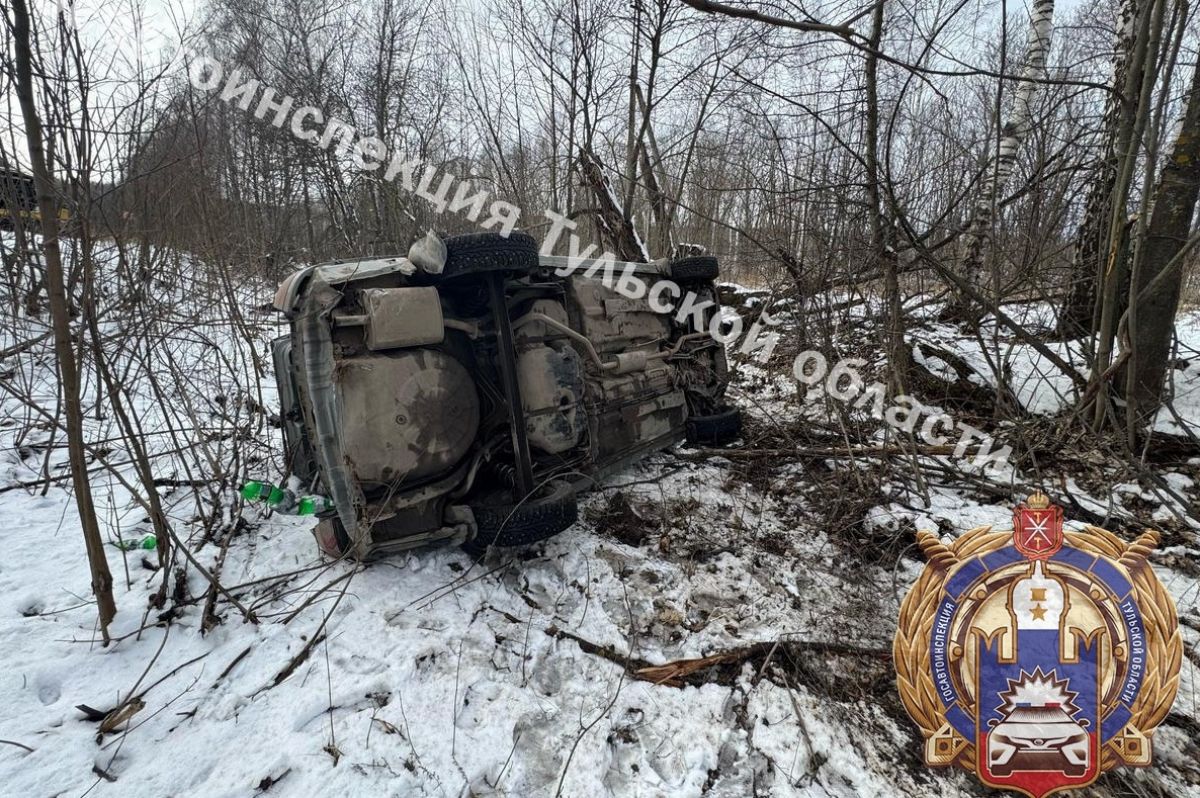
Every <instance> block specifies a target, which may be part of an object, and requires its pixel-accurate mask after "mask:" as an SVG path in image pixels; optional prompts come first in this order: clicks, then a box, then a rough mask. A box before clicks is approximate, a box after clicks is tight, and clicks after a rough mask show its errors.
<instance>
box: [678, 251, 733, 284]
mask: <svg viewBox="0 0 1200 798" xmlns="http://www.w3.org/2000/svg"><path fill="white" fill-rule="evenodd" d="M720 273H721V267H720V266H719V265H718V264H717V259H716V258H714V257H713V256H712V255H696V256H694V257H690V258H680V259H679V260H677V261H675V262H673V263H672V264H671V279H672V280H674V281H675V282H678V283H690V282H698V281H703V280H715V279H717V276H718V275H720Z"/></svg>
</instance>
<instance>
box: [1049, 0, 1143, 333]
mask: <svg viewBox="0 0 1200 798" xmlns="http://www.w3.org/2000/svg"><path fill="white" fill-rule="evenodd" d="M1140 2H1141V0H1123V2H1122V3H1121V13H1120V22H1119V25H1120V29H1119V30H1118V32H1117V42H1116V50H1115V52H1114V54H1113V78H1112V88H1113V91H1112V92H1110V93H1109V95H1108V97H1107V98H1106V99H1105V103H1104V122H1103V127H1102V130H1103V135H1104V142H1103V148H1104V154H1103V156H1102V158H1101V161H1100V163H1099V164H1097V166H1096V171H1095V172H1094V174H1093V175H1092V177H1091V179H1090V180H1089V181H1088V194H1087V200H1086V202H1085V205H1084V212H1083V221H1082V222H1081V223H1080V225H1079V230H1078V232H1077V234H1076V236H1075V251H1074V253H1073V255H1072V258H1071V286H1070V292H1069V294H1068V296H1067V299H1066V301H1065V303H1064V304H1063V307H1062V310H1061V312H1060V313H1059V315H1058V334H1059V335H1060V336H1061V337H1063V338H1075V337H1079V336H1081V335H1085V334H1087V333H1088V332H1094V330H1092V327H1093V324H1092V319H1093V315H1094V311H1095V306H1096V287H1097V285H1098V283H1099V281H1100V262H1101V258H1100V256H1101V253H1103V252H1107V251H1108V242H1109V240H1110V232H1111V231H1110V230H1109V221H1110V220H1111V218H1112V202H1113V190H1114V189H1115V188H1116V185H1117V171H1118V166H1119V164H1120V158H1119V156H1118V151H1117V142H1118V141H1119V140H1120V139H1121V138H1122V136H1121V130H1122V128H1123V127H1125V126H1127V125H1129V124H1131V123H1132V120H1133V118H1134V109H1136V108H1137V106H1138V97H1137V96H1133V97H1127V96H1124V89H1125V87H1126V85H1132V86H1134V87H1140V86H1141V79H1140V75H1135V76H1134V80H1133V81H1131V82H1129V83H1128V84H1127V81H1126V73H1127V72H1128V70H1129V68H1130V63H1131V61H1132V60H1133V51H1134V44H1135V42H1136V41H1137V39H1138V30H1139V26H1138V24H1137V22H1138V18H1139V4H1140ZM1134 67H1135V69H1138V70H1140V68H1141V65H1140V64H1134ZM1125 109H1128V111H1127V112H1125V113H1122V112H1123V111H1125Z"/></svg>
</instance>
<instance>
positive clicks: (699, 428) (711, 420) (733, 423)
mask: <svg viewBox="0 0 1200 798" xmlns="http://www.w3.org/2000/svg"><path fill="white" fill-rule="evenodd" d="M741 434H742V411H741V410H738V409H737V408H736V407H727V408H725V409H724V410H721V411H720V412H717V413H713V414H712V415H710V416H691V417H690V418H688V420H687V441H688V443H691V444H694V445H697V446H724V445H725V444H727V443H732V442H733V441H734V440H736V439H737V437H738V436H739V435H741Z"/></svg>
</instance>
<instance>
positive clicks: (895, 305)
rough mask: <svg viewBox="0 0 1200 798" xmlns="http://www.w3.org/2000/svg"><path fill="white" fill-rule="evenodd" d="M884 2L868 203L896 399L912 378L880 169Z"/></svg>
mask: <svg viewBox="0 0 1200 798" xmlns="http://www.w3.org/2000/svg"><path fill="white" fill-rule="evenodd" d="M883 11H884V0H876V3H875V8H874V9H873V10H872V12H871V35H870V39H868V41H867V44H868V45H869V47H870V49H869V50H868V52H867V61H866V75H865V83H866V95H867V119H866V123H867V127H866V145H867V146H866V167H867V202H868V204H869V205H870V206H871V210H870V213H871V257H872V259H873V260H874V261H875V265H876V267H877V268H878V269H880V270H881V271H882V272H883V286H884V302H885V304H886V307H887V328H886V330H885V331H884V342H883V343H884V351H885V352H887V358H888V372H889V380H888V383H889V384H888V388H889V389H890V390H891V391H892V395H893V396H899V395H901V394H903V393H904V392H905V391H904V383H905V381H906V380H907V376H908V365H909V363H908V347H907V346H906V345H905V343H904V309H903V306H902V303H901V297H900V281H899V276H898V275H897V263H896V247H895V234H894V227H893V225H892V223H891V221H890V219H889V218H888V215H887V214H885V212H884V207H885V204H884V200H883V197H882V195H881V193H880V186H881V185H882V184H883V174H882V173H881V171H882V170H881V169H880V167H879V56H878V55H877V53H878V50H879V43H880V40H881V39H882V37H883Z"/></svg>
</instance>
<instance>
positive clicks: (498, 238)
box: [441, 232, 538, 280]
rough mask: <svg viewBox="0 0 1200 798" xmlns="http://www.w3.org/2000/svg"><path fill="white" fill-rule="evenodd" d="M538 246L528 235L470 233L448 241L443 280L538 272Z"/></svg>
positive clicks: (517, 233) (453, 237) (515, 233)
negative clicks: (493, 274) (483, 275)
mask: <svg viewBox="0 0 1200 798" xmlns="http://www.w3.org/2000/svg"><path fill="white" fill-rule="evenodd" d="M537 265H538V245H537V242H536V241H535V240H534V239H533V236H531V235H529V234H528V233H521V232H514V233H512V234H510V235H509V236H507V237H505V236H502V235H500V234H499V233H468V234H466V235H459V236H451V237H449V238H447V239H446V265H445V267H444V268H443V269H442V274H441V280H453V279H454V278H456V277H466V276H469V275H476V274H492V273H495V272H501V273H504V274H514V275H520V274H528V273H529V272H531V271H533V270H534V269H535V268H537Z"/></svg>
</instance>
